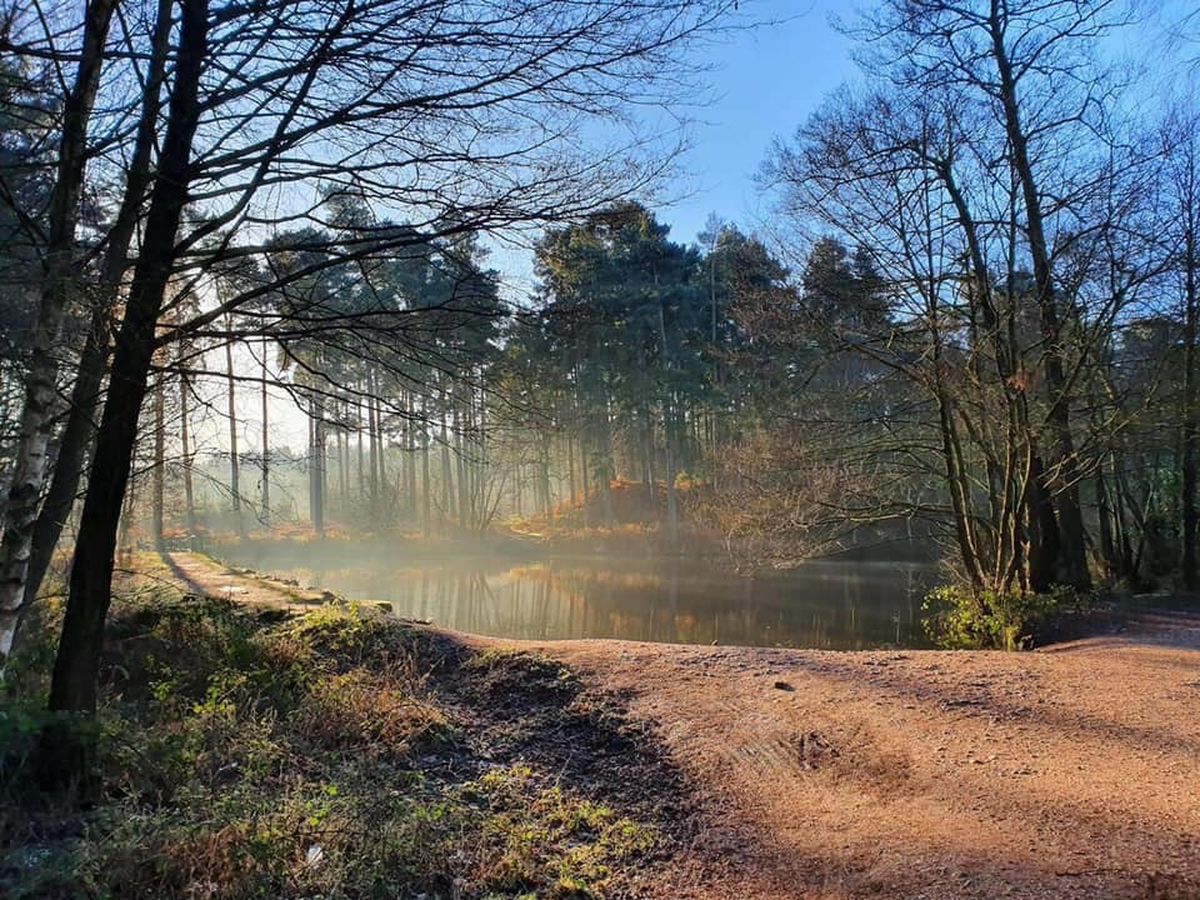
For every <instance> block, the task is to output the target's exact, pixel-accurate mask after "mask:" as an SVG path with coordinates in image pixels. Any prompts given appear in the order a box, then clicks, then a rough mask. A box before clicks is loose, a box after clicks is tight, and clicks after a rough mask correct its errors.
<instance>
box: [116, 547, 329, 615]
mask: <svg viewBox="0 0 1200 900" xmlns="http://www.w3.org/2000/svg"><path fill="white" fill-rule="evenodd" d="M133 567H134V568H135V569H137V570H138V571H139V573H140V574H141V577H143V578H145V579H149V580H150V581H151V582H155V581H162V580H168V581H171V582H173V583H175V584H176V585H177V586H178V587H179V588H180V589H181V590H183V591H186V592H187V593H190V594H201V595H204V596H207V597H224V598H226V599H230V600H238V601H240V602H243V603H259V604H263V605H267V606H290V605H298V606H311V605H312V604H314V603H324V602H327V601H329V600H334V599H336V597H335V596H334V595H333V594H332V593H330V592H329V591H324V590H321V589H319V588H313V587H306V586H303V585H300V584H298V583H296V582H294V581H281V580H278V579H274V578H270V577H267V576H264V575H262V574H259V573H257V572H253V571H251V570H249V569H239V568H236V567H233V566H226V565H224V564H223V563H219V562H217V561H216V560H214V559H212V557H209V556H205V555H204V554H203V553H184V552H180V553H161V554H151V553H147V554H141V555H140V557H138V558H136V559H134V560H133Z"/></svg>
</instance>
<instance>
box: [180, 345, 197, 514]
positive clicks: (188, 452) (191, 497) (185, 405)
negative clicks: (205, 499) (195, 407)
mask: <svg viewBox="0 0 1200 900" xmlns="http://www.w3.org/2000/svg"><path fill="white" fill-rule="evenodd" d="M181 366H182V362H181ZM191 391H192V385H191V379H190V378H188V376H187V373H186V372H184V371H183V370H182V368H181V369H180V372H179V441H180V453H181V454H182V457H183V459H182V463H183V506H184V515H185V516H186V519H187V528H188V534H189V535H194V534H195V533H196V492H195V487H194V485H193V483H192V441H191V424H190V423H189V417H190V415H191V410H190V403H191V399H192V398H191Z"/></svg>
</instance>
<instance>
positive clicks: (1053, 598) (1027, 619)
mask: <svg viewBox="0 0 1200 900" xmlns="http://www.w3.org/2000/svg"><path fill="white" fill-rule="evenodd" d="M1080 602H1081V598H1080V597H1079V596H1078V595H1077V594H1076V592H1075V591H1074V590H1073V589H1072V588H1069V587H1066V586H1063V585H1055V586H1054V587H1053V588H1052V589H1051V590H1050V591H1049V592H1047V593H1034V592H1031V591H1027V592H1022V591H1008V592H1003V593H1001V592H998V591H978V592H975V591H971V590H968V589H966V588H963V587H960V586H957V585H946V586H943V587H939V588H935V589H934V590H932V591H930V592H929V593H928V594H927V595H926V596H925V602H924V603H923V604H922V609H923V610H924V611H925V617H924V626H925V633H926V634H927V635H928V636H929V638H930V640H932V641H933V642H934V643H935V644H937V645H938V646H939V647H943V648H946V649H951V650H979V649H994V650H1023V649H1026V648H1028V647H1030V646H1032V645H1033V643H1034V641H1035V640H1036V639H1037V637H1038V636H1039V635H1040V634H1042V633H1043V632H1044V631H1045V629H1047V628H1048V627H1049V626H1051V625H1052V624H1053V623H1054V622H1055V621H1056V620H1057V619H1058V618H1059V617H1060V616H1062V615H1063V614H1064V613H1066V612H1068V611H1073V610H1075V609H1076V608H1077V607H1078V605H1079V603H1080Z"/></svg>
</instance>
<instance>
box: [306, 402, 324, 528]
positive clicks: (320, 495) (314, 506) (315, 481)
mask: <svg viewBox="0 0 1200 900" xmlns="http://www.w3.org/2000/svg"><path fill="white" fill-rule="evenodd" d="M309 421H310V422H311V435H312V438H311V441H310V444H309V446H310V450H309V460H310V462H309V467H308V471H309V497H308V511H309V518H310V519H311V520H312V526H313V531H315V532H316V533H317V536H318V537H324V536H325V403H324V401H323V400H322V399H321V396H320V395H319V394H318V395H317V396H315V397H314V398H313V401H312V413H311V415H310V417H309Z"/></svg>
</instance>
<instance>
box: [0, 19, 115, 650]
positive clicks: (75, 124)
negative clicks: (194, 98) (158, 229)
mask: <svg viewBox="0 0 1200 900" xmlns="http://www.w3.org/2000/svg"><path fill="white" fill-rule="evenodd" d="M115 5H116V0H92V2H91V3H89V4H88V7H87V12H86V14H85V20H84V34H83V48H82V51H81V54H80V59H79V68H78V70H77V72H76V76H75V84H74V85H73V87H72V89H71V93H70V95H69V96H68V97H67V100H66V103H65V104H64V106H63V113H62V137H61V139H60V141H59V147H58V169H57V172H56V174H55V184H54V192H53V194H52V196H51V198H50V213H49V227H48V231H49V234H48V236H47V241H46V250H45V281H44V283H43V287H42V292H41V298H40V303H39V305H38V316H37V324H36V325H35V326H34V332H33V340H32V342H31V347H30V351H31V352H30V353H29V368H28V370H27V372H26V375H25V398H24V405H23V408H22V410H21V423H20V431H19V433H18V438H17V444H16V446H15V447H14V448H13V452H12V456H13V471H12V477H11V481H10V483H9V488H8V496H7V498H6V500H5V504H4V523H3V526H4V534H3V537H0V674H3V672H4V667H5V665H6V663H7V662H8V655H9V653H11V652H12V644H13V638H14V636H15V635H16V630H17V621H18V619H19V617H20V614H21V608H22V606H23V605H24V601H25V592H26V591H25V585H26V579H27V577H28V573H29V563H30V554H31V552H32V548H33V537H34V530H35V526H36V524H37V518H38V508H39V505H40V501H41V495H42V488H43V486H44V485H45V481H46V472H47V468H48V467H47V456H48V451H49V444H50V434H51V432H52V431H53V429H54V406H55V396H56V381H57V378H58V357H59V353H60V352H61V347H60V346H59V344H60V341H61V337H62V327H63V320H64V318H65V315H66V311H67V306H68V305H69V303H70V300H71V295H72V293H73V291H72V282H73V279H74V277H75V273H74V271H73V266H74V257H75V226H76V222H77V219H78V210H79V195H80V190H81V188H82V185H83V173H84V169H85V167H86V164H87V130H88V121H89V119H90V118H91V113H92V104H93V103H94V101H95V98H96V89H97V87H98V85H99V83H100V69H101V67H102V65H103V62H104V47H105V44H106V42H107V40H108V28H109V24H110V23H111V21H112V13H113V8H114V7H115ZM43 571H44V569H43ZM39 580H40V579H39ZM35 590H36V588H35Z"/></svg>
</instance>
